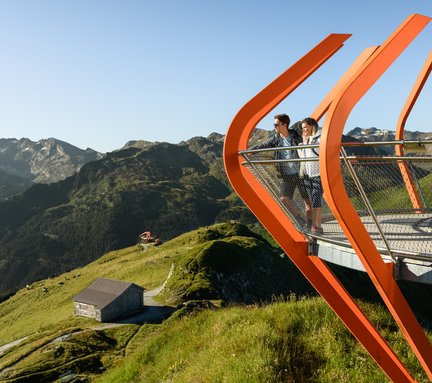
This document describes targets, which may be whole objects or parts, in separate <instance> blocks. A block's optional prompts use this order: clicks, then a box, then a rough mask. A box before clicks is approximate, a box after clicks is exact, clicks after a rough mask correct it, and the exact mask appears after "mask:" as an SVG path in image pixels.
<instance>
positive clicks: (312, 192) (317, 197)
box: [303, 176, 323, 208]
mask: <svg viewBox="0 0 432 383" xmlns="http://www.w3.org/2000/svg"><path fill="white" fill-rule="evenodd" d="M303 180H304V185H305V187H306V191H307V193H308V196H309V200H310V201H311V204H312V207H313V208H316V207H321V206H322V196H323V188H322V184H321V177H320V176H318V177H308V176H305V177H304V179H303Z"/></svg>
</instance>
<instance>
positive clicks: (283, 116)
mask: <svg viewBox="0 0 432 383" xmlns="http://www.w3.org/2000/svg"><path fill="white" fill-rule="evenodd" d="M274 119H275V120H279V121H280V122H281V123H282V124H287V128H288V127H289V124H290V121H291V120H290V118H289V117H288V115H287V114H277V115H276V116H274Z"/></svg>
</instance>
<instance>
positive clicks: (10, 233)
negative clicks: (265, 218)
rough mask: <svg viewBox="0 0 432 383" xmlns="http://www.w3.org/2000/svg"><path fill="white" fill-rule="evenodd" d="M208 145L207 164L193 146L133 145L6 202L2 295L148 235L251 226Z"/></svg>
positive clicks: (1, 216) (0, 245)
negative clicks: (223, 224) (229, 222)
mask: <svg viewBox="0 0 432 383" xmlns="http://www.w3.org/2000/svg"><path fill="white" fill-rule="evenodd" d="M203 140H204V141H203V142H205V143H206V145H207V146H208V152H207V154H208V156H209V157H208V159H209V162H207V161H205V160H204V159H202V158H200V157H199V156H198V155H197V154H196V153H194V152H193V151H192V150H190V148H189V147H190V146H194V144H193V140H192V141H190V142H186V143H184V144H182V145H173V144H167V143H153V144H151V145H148V146H146V147H145V148H144V149H138V148H134V147H130V148H128V149H124V150H120V151H117V152H112V153H108V154H107V155H106V157H104V158H103V159H101V160H98V161H93V162H90V163H87V164H85V165H84V166H82V168H81V169H80V171H79V172H78V173H76V174H74V175H72V176H71V177H68V178H67V179H65V180H63V181H59V182H57V183H52V184H49V185H46V184H37V185H34V186H32V187H30V188H29V189H27V190H26V191H25V192H24V193H23V194H22V195H20V196H17V197H14V198H13V199H10V200H8V201H5V202H3V203H0V273H1V274H2V275H4V276H5V278H2V279H1V280H0V291H1V295H5V294H7V293H8V292H9V291H13V290H14V289H15V288H17V287H19V286H23V285H26V284H28V283H31V282H32V281H34V280H37V279H39V278H44V277H47V276H49V275H51V274H58V273H60V272H64V271H66V270H68V269H71V268H74V267H77V266H82V265H84V264H87V263H88V262H90V261H92V260H94V259H97V258H98V257H99V256H101V255H102V254H103V253H105V252H106V251H109V250H113V249H118V248H122V247H125V246H128V245H131V244H133V243H136V241H137V236H138V234H139V233H141V232H142V231H145V230H151V231H152V232H155V233H157V234H158V235H159V237H160V238H161V239H162V240H166V239H169V238H172V237H174V236H176V235H179V234H181V233H184V232H187V231H189V230H192V229H195V228H198V227H202V226H206V225H209V224H212V223H214V222H219V221H222V220H226V219H241V220H242V221H244V222H247V221H249V222H251V221H253V220H254V219H253V217H252V215H251V213H250V212H249V211H248V210H247V209H246V208H245V207H244V206H239V205H241V203H240V202H239V201H238V198H237V199H236V198H230V196H231V194H232V191H231V190H230V188H228V186H227V182H226V179H225V178H217V177H216V176H215V174H216V173H218V174H219V175H222V174H223V172H222V170H221V169H219V168H218V164H221V151H220V150H221V147H220V144H215V143H214V142H212V141H210V140H207V139H203ZM213 146H215V148H214V153H213V154H211V148H212V147H213ZM212 158H213V160H214V161H213V160H211V159H212Z"/></svg>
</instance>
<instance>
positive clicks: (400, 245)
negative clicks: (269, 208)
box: [241, 141, 432, 260]
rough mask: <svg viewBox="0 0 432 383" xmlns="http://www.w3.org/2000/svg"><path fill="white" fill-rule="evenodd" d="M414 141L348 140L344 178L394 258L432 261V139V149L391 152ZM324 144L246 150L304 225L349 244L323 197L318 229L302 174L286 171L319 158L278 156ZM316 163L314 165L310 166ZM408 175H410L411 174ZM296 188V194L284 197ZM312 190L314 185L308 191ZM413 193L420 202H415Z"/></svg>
mask: <svg viewBox="0 0 432 383" xmlns="http://www.w3.org/2000/svg"><path fill="white" fill-rule="evenodd" d="M413 144H415V142H411V141H409V142H408V141H405V142H403V141H392V142H384V143H356V144H353V143H344V144H343V145H344V146H343V148H342V150H341V157H340V166H341V174H342V178H343V182H344V185H345V189H346V192H347V194H348V196H349V198H350V201H351V203H352V205H353V206H354V208H355V209H356V211H357V213H358V215H359V217H360V219H361V221H362V222H363V224H364V226H365V228H366V230H367V231H368V233H369V235H370V236H371V238H372V239H373V241H374V243H375V245H376V247H377V248H378V249H379V251H380V252H381V253H383V254H389V255H390V256H391V257H392V258H393V259H396V258H397V257H399V256H403V257H407V258H417V259H422V260H424V259H427V260H432V154H431V152H429V151H428V149H427V148H428V147H430V148H431V151H432V145H431V144H432V141H423V142H421V147H422V148H423V149H424V148H426V151H424V150H423V151H422V152H421V153H406V154H405V155H403V156H395V155H386V154H383V153H391V152H392V149H393V148H394V146H395V145H406V146H407V147H408V146H409V145H411V146H412V145H413ZM311 147H318V145H315V146H311V145H308V146H299V147H294V148H293V147H290V148H277V149H262V150H246V151H242V152H241V155H242V156H243V157H244V158H245V162H244V166H246V167H248V168H249V170H250V171H251V172H252V173H253V174H254V175H255V176H256V178H257V179H258V180H259V181H260V182H261V183H262V185H263V186H264V187H265V188H266V189H267V190H268V192H269V193H270V194H271V195H272V196H273V198H274V199H275V201H276V202H277V203H278V204H279V206H280V207H281V208H282V209H283V211H284V212H285V213H286V214H287V215H288V216H289V217H290V219H291V220H292V222H294V224H295V226H296V227H297V229H298V230H300V231H302V232H304V233H305V234H307V235H309V236H312V237H319V238H321V239H323V240H326V241H328V242H333V243H337V244H341V245H346V246H349V242H348V240H347V238H346V236H345V234H344V233H343V231H342V229H341V227H340V226H339V224H338V222H337V220H336V219H335V218H334V216H333V214H332V212H331V211H330V209H329V208H328V206H327V204H326V202H325V196H324V198H323V200H322V219H321V227H322V229H323V233H322V234H321V233H317V232H312V231H311V229H310V227H309V226H308V224H307V220H308V216H307V215H306V210H307V209H306V206H307V204H306V202H305V200H306V199H307V198H308V197H307V193H306V196H305V193H304V187H303V185H302V180H303V179H302V178H301V177H300V178H299V179H297V178H295V177H293V176H292V175H291V176H290V175H283V171H282V172H281V171H280V169H281V168H280V166H281V165H282V164H284V163H300V168H303V167H304V166H307V165H306V164H311V163H316V162H317V161H318V158H299V159H289V160H275V159H274V158H275V152H276V151H278V150H293V149H294V150H299V149H302V148H311ZM309 166H310V165H309ZM403 169H405V174H407V173H408V174H409V177H410V180H411V185H412V190H413V191H411V193H410V192H409V191H408V190H409V189H408V188H407V185H406V180H405V179H404V171H403ZM405 177H406V175H405ZM287 189H288V190H290V191H292V190H294V193H293V195H292V198H287V197H286V196H284V193H285V194H286V191H287ZM308 191H309V192H310V190H308ZM413 193H414V194H415V195H416V198H417V203H418V206H417V207H413V199H412V198H413V197H412V195H413Z"/></svg>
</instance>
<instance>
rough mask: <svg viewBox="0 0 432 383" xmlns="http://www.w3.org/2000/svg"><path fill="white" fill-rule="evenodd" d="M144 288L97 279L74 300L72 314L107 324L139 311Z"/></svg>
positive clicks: (111, 280) (133, 284)
mask: <svg viewBox="0 0 432 383" xmlns="http://www.w3.org/2000/svg"><path fill="white" fill-rule="evenodd" d="M143 306H144V288H143V287H141V286H138V285H136V284H135V283H130V282H124V281H118V280H115V279H106V278H98V279H96V280H95V281H94V282H93V283H92V284H91V285H90V286H89V287H87V288H86V289H85V290H83V291H82V292H81V293H79V294H78V295H77V296H76V297H75V298H74V314H75V315H80V316H85V317H91V318H95V319H96V320H98V321H100V322H108V321H110V320H113V319H115V318H118V317H120V316H125V315H129V314H131V313H134V312H137V311H140V310H142V309H143Z"/></svg>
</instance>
